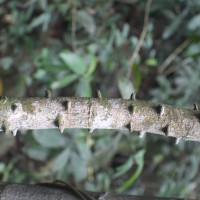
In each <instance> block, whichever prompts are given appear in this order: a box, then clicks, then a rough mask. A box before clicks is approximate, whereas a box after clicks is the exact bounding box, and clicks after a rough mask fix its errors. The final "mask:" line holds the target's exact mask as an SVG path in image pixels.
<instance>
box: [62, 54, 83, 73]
mask: <svg viewBox="0 0 200 200" xmlns="http://www.w3.org/2000/svg"><path fill="white" fill-rule="evenodd" d="M59 56H60V58H61V60H62V61H63V62H64V64H65V65H66V67H68V68H69V69H70V70H71V71H73V72H74V73H76V74H78V75H83V74H84V73H85V71H86V67H87V64H86V62H85V60H84V59H83V58H82V57H80V56H79V55H77V54H75V53H72V52H69V51H64V52H62V53H60V55H59Z"/></svg>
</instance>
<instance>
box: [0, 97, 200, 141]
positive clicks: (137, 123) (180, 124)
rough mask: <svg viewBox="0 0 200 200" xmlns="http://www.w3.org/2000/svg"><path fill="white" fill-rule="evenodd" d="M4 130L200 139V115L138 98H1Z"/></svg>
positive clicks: (1, 119)
mask: <svg viewBox="0 0 200 200" xmlns="http://www.w3.org/2000/svg"><path fill="white" fill-rule="evenodd" d="M0 127H2V130H4V132H6V133H7V132H9V131H12V132H13V133H14V134H16V131H17V130H29V129H53V128H59V129H60V130H61V132H62V131H63V130H64V129H65V128H86V129H90V132H92V131H93V130H94V129H117V130H129V131H130V132H132V131H140V132H141V135H143V133H145V132H150V133H156V134H161V135H165V136H172V137H176V138H177V140H179V139H180V138H184V139H186V140H200V139H199V138H200V112H199V111H198V110H189V109H181V108H175V107H173V106H170V105H163V104H157V103H153V102H149V101H142V100H136V99H134V98H133V99H130V100H126V99H104V98H101V97H100V98H76V97H56V98H53V97H50V96H47V97H35V98H7V97H1V99H0Z"/></svg>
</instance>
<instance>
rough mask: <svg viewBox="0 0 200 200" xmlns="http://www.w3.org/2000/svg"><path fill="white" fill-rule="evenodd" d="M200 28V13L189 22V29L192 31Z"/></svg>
mask: <svg viewBox="0 0 200 200" xmlns="http://www.w3.org/2000/svg"><path fill="white" fill-rule="evenodd" d="M199 28H200V14H198V15H196V16H194V17H193V18H192V19H191V20H190V21H189V22H188V29H189V30H190V31H195V30H197V29H199Z"/></svg>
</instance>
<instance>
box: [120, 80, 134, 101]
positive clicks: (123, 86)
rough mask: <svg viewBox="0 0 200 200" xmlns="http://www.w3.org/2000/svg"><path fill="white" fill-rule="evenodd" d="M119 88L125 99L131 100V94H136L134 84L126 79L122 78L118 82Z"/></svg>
mask: <svg viewBox="0 0 200 200" xmlns="http://www.w3.org/2000/svg"><path fill="white" fill-rule="evenodd" d="M118 88H119V91H120V94H121V95H122V97H123V98H124V99H129V98H130V96H131V93H135V89H134V87H133V83H132V82H131V81H130V80H129V79H126V78H121V79H119V81H118Z"/></svg>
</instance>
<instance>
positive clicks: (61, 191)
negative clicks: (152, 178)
mask: <svg viewBox="0 0 200 200" xmlns="http://www.w3.org/2000/svg"><path fill="white" fill-rule="evenodd" d="M68 189H69V188H67V187H66V188H65V187H64V186H57V185H53V184H52V185H50V184H49V185H46V186H45V185H28V184H12V183H10V184H7V183H0V199H1V200H122V199H123V200H147V199H148V200H170V199H173V200H178V199H179V198H162V197H161V198H156V197H145V196H130V195H129V196H128V195H117V194H113V193H100V192H99V193H97V192H95V193H93V192H82V191H80V190H77V191H79V192H80V194H81V195H80V196H79V195H78V194H77V192H76V191H74V192H73V191H71V190H68ZM179 200H182V199H179Z"/></svg>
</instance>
